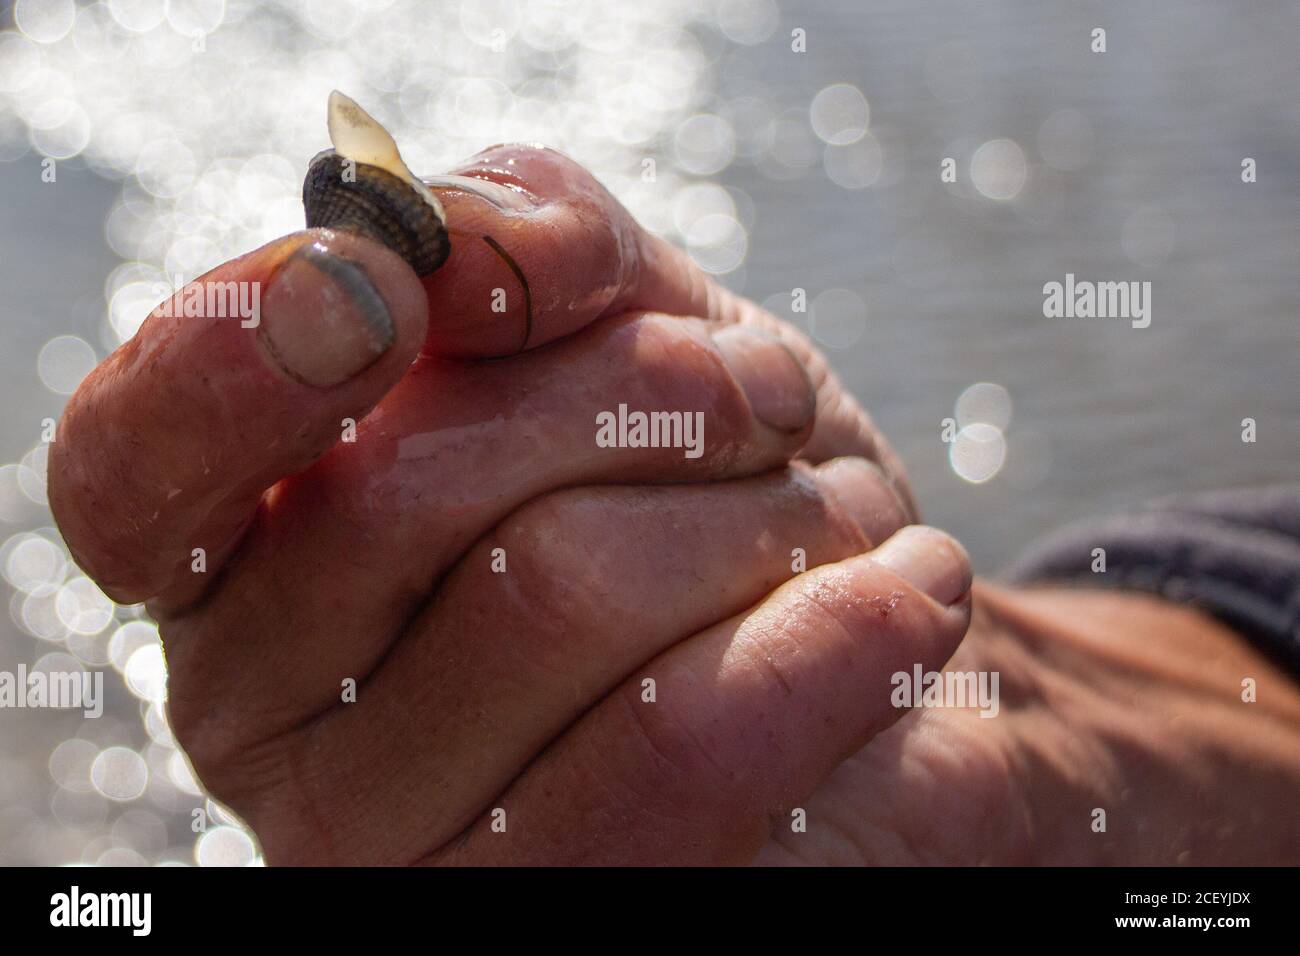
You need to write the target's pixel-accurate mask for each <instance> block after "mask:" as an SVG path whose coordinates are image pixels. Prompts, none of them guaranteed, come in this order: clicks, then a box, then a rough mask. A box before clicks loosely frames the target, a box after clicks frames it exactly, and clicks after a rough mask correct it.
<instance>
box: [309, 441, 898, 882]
mask: <svg viewBox="0 0 1300 956" xmlns="http://www.w3.org/2000/svg"><path fill="white" fill-rule="evenodd" d="M905 522H906V515H905V513H904V511H903V507H902V503H901V502H900V501H899V500H898V499H897V497H896V496H895V495H894V494H893V492H892V491H891V490H890V488H889V487H888V484H887V482H886V481H885V480H884V477H883V475H882V474H881V473H880V471H879V469H878V468H876V467H875V466H874V465H872V464H870V463H869V462H866V461H864V460H862V459H840V460H837V461H835V462H832V463H830V464H828V465H825V466H823V467H821V468H816V469H813V468H808V467H806V466H796V467H795V468H793V469H787V470H784V471H781V472H777V473H774V474H771V475H765V476H762V477H758V478H749V479H745V480H741V481H729V482H715V483H712V484H701V485H689V486H676V487H671V488H664V487H653V486H640V487H603V488H582V489H576V490H574V491H569V492H559V493H557V494H553V495H549V496H547V497H545V498H542V499H539V500H538V501H536V502H533V503H530V504H529V505H527V506H526V507H525V508H524V509H522V510H521V511H519V512H516V513H515V514H513V515H511V516H510V518H509V519H508V520H507V521H506V522H504V523H503V524H502V525H501V526H500V527H499V528H497V529H494V531H493V532H492V533H490V534H489V535H487V536H485V537H484V539H483V540H482V541H480V542H479V543H478V544H477V545H476V546H475V548H474V549H473V550H472V551H471V552H470V553H469V554H468V555H467V556H466V558H465V560H463V561H462V562H461V563H460V564H459V565H457V567H456V570H455V571H453V572H452V573H451V574H450V575H449V576H448V578H447V579H446V581H445V583H444V585H443V587H442V588H441V591H440V595H439V599H438V601H437V604H436V605H435V606H434V607H433V608H431V609H428V610H426V612H425V613H424V614H422V615H421V616H420V617H419V618H418V619H417V620H416V621H415V622H413V623H412V625H411V627H410V628H408V631H407V633H406V635H405V636H404V638H403V639H402V641H401V643H400V644H399V645H398V646H397V647H395V648H394V649H393V651H392V652H391V653H390V654H389V655H388V657H386V658H385V660H384V662H383V664H382V665H381V666H380V667H379V668H378V669H377V670H376V672H375V673H374V674H373V675H372V676H371V678H370V679H369V680H367V681H366V683H365V684H364V685H363V686H362V687H361V688H360V689H359V692H358V700H357V703H356V704H352V705H349V706H346V707H342V708H337V709H336V710H335V711H334V713H333V714H331V715H330V716H328V717H327V718H325V720H324V721H323V722H322V724H321V726H320V727H319V728H318V730H317V731H316V732H315V733H314V734H313V737H314V739H315V740H316V741H317V743H316V744H315V745H314V746H313V748H312V766H313V769H312V770H311V771H310V772H309V774H308V776H310V777H311V779H312V780H313V781H314V783H313V786H318V787H320V788H322V790H325V791H328V792H330V793H334V794H350V795H352V796H353V797H354V798H355V801H354V803H353V805H351V806H349V807H348V808H347V810H346V812H345V813H343V814H342V815H341V818H344V819H354V818H357V817H375V816H382V817H383V818H384V819H385V820H387V821H389V827H388V831H389V834H390V837H389V839H390V842H389V843H387V844H381V843H376V842H374V841H373V840H368V842H367V843H366V844H365V845H357V846H355V847H346V848H340V847H339V846H338V843H337V841H338V839H341V837H335V838H332V839H331V840H330V844H331V846H332V847H333V848H334V851H335V852H337V853H339V854H340V857H343V858H353V859H368V860H373V861H374V862H382V861H385V860H388V861H391V860H394V859H406V860H410V859H414V858H415V856H417V855H419V853H416V852H414V851H416V850H418V848H420V847H425V848H432V847H436V846H438V845H440V844H441V843H443V842H444V841H446V840H447V839H449V838H450V837H452V836H454V835H455V834H456V833H458V832H460V830H462V829H463V828H464V827H465V826H467V825H468V824H469V823H470V822H471V821H472V820H473V818H474V817H475V816H476V815H477V814H478V812H479V811H480V810H481V808H482V806H483V805H484V804H485V803H486V802H487V801H488V800H490V799H491V798H492V797H493V796H495V795H496V794H498V793H500V792H501V791H502V790H503V789H504V788H505V786H506V785H507V784H508V783H509V782H510V781H511V780H512V779H513V778H514V777H515V776H516V775H517V774H518V772H519V768H520V767H522V766H525V765H526V764H527V763H528V761H529V760H531V759H532V758H533V757H534V756H536V755H537V754H538V753H539V752H540V751H541V750H542V748H543V747H544V746H545V745H546V744H547V742H549V741H550V740H551V739H553V738H554V737H555V736H556V735H558V734H559V733H560V732H561V731H562V730H563V729H564V728H565V727H566V726H568V725H569V724H570V723H572V722H573V721H574V720H576V719H577V718H578V717H579V716H580V715H581V714H582V712H583V711H585V710H586V709H587V708H588V707H589V706H591V704H592V703H593V702H594V701H597V700H599V699H600V698H602V697H603V696H605V694H606V693H608V692H609V691H610V690H611V689H613V688H614V687H615V686H617V685H618V683H619V682H620V681H622V680H623V679H624V678H625V677H627V676H628V674H629V673H631V672H632V671H633V669H635V668H636V667H638V665H640V664H642V663H643V662H644V661H647V660H649V659H651V658H653V657H655V656H656V655H657V654H659V653H660V652H661V651H663V650H665V649H666V648H668V647H670V646H671V645H672V644H673V643H675V642H676V641H677V640H678V639H679V638H680V637H681V636H682V635H684V634H693V633H695V632H697V631H699V630H702V629H703V628H706V627H708V626H709V625H711V624H714V623H715V622H717V621H719V620H723V619H726V618H728V617H730V616H731V615H733V614H736V613H738V612H740V611H742V610H743V609H745V608H747V607H750V606H752V605H753V604H754V603H755V602H756V601H758V600H760V599H761V598H762V597H763V596H764V595H766V594H768V593H769V592H770V591H771V590H772V589H773V588H774V587H776V586H777V585H779V584H781V583H782V582H784V581H786V580H788V579H789V578H790V577H792V576H793V575H795V574H797V573H800V572H801V571H802V570H803V569H806V568H810V567H817V566H819V565H822V564H827V563H832V562H835V561H839V560H841V559H843V558H845V557H848V556H850V555H854V554H860V553H862V552H863V551H866V550H869V549H870V548H871V546H872V542H873V541H876V542H878V541H882V540H884V539H885V538H887V537H889V536H890V535H891V534H893V533H894V532H895V531H896V530H897V529H898V528H900V527H902V526H903V524H904V523H905ZM610 529H618V531H617V535H616V536H615V535H611V534H610ZM497 549H501V551H500V553H503V554H504V555H506V556H507V559H508V560H507V562H506V563H505V564H504V565H502V564H501V563H500V562H497V561H494V557H493V555H494V553H497ZM608 581H617V582H618V586H617V588H611V587H609V586H608V585H607V584H606V583H605V582H608ZM394 700H400V701H404V702H405V704H404V706H403V708H402V709H401V710H400V711H395V710H391V709H389V708H387V707H386V706H384V705H383V704H382V703H381V702H383V701H394ZM412 708H414V709H416V710H417V711H418V714H419V718H418V719H419V723H420V725H421V726H422V727H425V728H428V730H427V732H424V733H421V734H418V735H412V734H410V733H404V732H403V731H402V728H403V727H407V726H409V724H410V721H411V719H412V717H411V710H412ZM390 720H392V721H396V723H394V724H393V726H389V721H390ZM335 778H337V779H335ZM348 779H364V780H366V781H367V782H368V785H367V786H366V787H365V788H364V789H357V788H349V787H348V786H347V785H346V783H347V780H348ZM433 794H436V795H437V798H436V799H432V800H431V799H430V795H433ZM404 853H406V854H410V855H407V856H405V857H404V856H403V854H404Z"/></svg>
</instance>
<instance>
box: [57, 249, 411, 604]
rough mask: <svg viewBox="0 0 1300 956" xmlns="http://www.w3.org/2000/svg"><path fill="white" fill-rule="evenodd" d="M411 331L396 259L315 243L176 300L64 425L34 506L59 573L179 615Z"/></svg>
mask: <svg viewBox="0 0 1300 956" xmlns="http://www.w3.org/2000/svg"><path fill="white" fill-rule="evenodd" d="M426 316H427V306H426V300H425V294H424V291H423V289H422V288H421V287H420V284H419V281H418V280H417V279H416V277H415V275H414V274H413V273H412V272H411V270H410V269H409V268H408V267H407V265H406V263H405V262H403V261H402V260H401V259H400V258H399V257H398V256H397V255H396V254H394V253H393V252H391V251H389V250H388V249H386V248H384V247H382V246H380V245H379V244H378V243H375V242H372V241H370V240H368V239H365V238H362V237H359V236H354V235H347V234H342V233H340V234H334V233H327V232H324V231H320V230H317V231H308V232H304V233H298V234H295V235H292V236H288V237H286V238H284V239H281V240H277V241H276V242H273V243H271V244H269V245H267V246H263V247H262V248H261V249H258V250H256V251H254V252H251V253H249V254H248V255H245V256H242V257H240V258H238V259H235V260H232V261H231V262H228V263H226V264H224V265H222V266H219V267H218V268H216V269H214V270H213V271H212V272H209V273H207V274H206V275H205V276H203V277H202V278H200V279H198V280H196V281H195V282H192V283H190V284H189V285H187V286H186V287H185V288H184V289H182V290H180V291H179V292H177V293H176V295H175V296H173V297H172V298H171V299H170V300H168V301H167V302H164V303H163V304H162V305H160V306H159V307H158V308H157V309H155V310H154V312H153V313H152V314H151V315H150V316H149V317H148V319H147V320H146V321H145V322H144V324H143V325H142V326H141V328H140V331H139V332H138V333H137V334H136V335H135V337H134V338H132V339H131V340H130V341H129V342H127V343H126V344H124V345H123V346H122V347H121V348H119V349H118V350H117V351H116V352H114V353H113V354H112V355H110V356H109V357H108V359H107V360H105V361H104V362H103V363H102V364H101V365H100V366H99V367H98V368H96V369H95V370H94V371H93V372H92V373H91V374H90V375H89V376H88V377H87V379H86V380H85V381H84V382H83V383H82V384H81V387H80V388H79V389H78V390H77V392H76V393H75V394H74V395H73V396H72V399H71V400H70V401H69V403H68V406H67V408H66V409H65V410H64V413H63V418H62V420H61V422H60V424H59V429H58V440H57V441H55V442H54V444H53V446H52V448H51V460H50V489H49V490H50V505H51V508H52V510H53V512H54V517H55V519H56V521H57V522H58V524H59V528H60V530H61V531H62V532H63V535H64V538H65V539H66V540H67V543H68V547H69V550H70V551H71V553H72V555H73V557H74V558H75V559H76V561H77V563H78V564H80V565H81V567H82V568H84V569H85V570H86V572H87V573H88V574H89V575H90V576H91V577H93V578H94V579H95V580H96V581H98V582H99V584H100V586H101V587H102V588H103V589H104V591H105V592H106V593H107V594H108V595H109V596H110V597H112V598H113V599H114V600H117V601H120V602H124V603H134V602H139V601H144V600H149V599H153V600H156V601H157V602H159V603H160V604H161V605H163V606H164V607H176V606H181V605H184V604H187V603H189V602H190V601H192V600H194V599H195V598H196V597H198V595H199V594H201V593H202V591H203V589H204V584H205V582H206V581H209V580H211V579H212V577H213V576H214V574H215V572H216V570H217V569H218V567H219V566H220V564H221V562H222V560H223V559H224V558H225V557H226V556H227V555H228V554H229V552H230V551H231V550H233V548H234V546H235V544H236V543H237V542H238V539H239V537H240V535H241V534H242V532H243V530H244V529H245V528H246V527H247V526H248V524H249V522H250V521H251V520H252V518H253V516H254V514H255V512H256V509H257V506H258V503H259V502H260V500H261V498H262V494H263V492H264V491H265V490H266V489H267V488H269V487H270V486H271V485H273V484H274V483H275V482H276V481H278V480H279V479H281V478H283V477H285V476H286V475H290V474H294V473H296V472H299V471H302V470H303V469H305V468H307V467H308V466H309V465H311V464H312V463H313V462H314V461H315V460H316V459H318V458H320V457H321V456H322V455H324V454H325V452H327V451H328V450H329V449H330V448H331V447H332V446H333V445H334V443H335V442H336V441H338V440H339V439H340V436H341V435H342V433H343V429H344V427H345V426H344V420H345V419H352V420H360V419H361V418H362V417H363V416H364V415H365V414H366V413H367V412H368V411H369V410H370V409H371V408H373V407H374V406H375V405H376V404H377V403H378V402H379V401H380V399H381V398H382V397H383V396H384V394H385V393H386V392H387V391H388V390H389V389H390V388H391V387H392V386H393V385H394V384H396V382H397V381H398V380H399V379H400V378H401V377H402V374H403V373H404V371H405V370H406V368H407V366H408V365H409V364H410V363H411V361H412V360H413V359H414V357H415V356H416V354H417V353H418V351H419V348H420V344H421V342H422V341H423V340H424V336H425V331H426ZM196 549H201V550H198V551H196ZM195 572H201V573H195Z"/></svg>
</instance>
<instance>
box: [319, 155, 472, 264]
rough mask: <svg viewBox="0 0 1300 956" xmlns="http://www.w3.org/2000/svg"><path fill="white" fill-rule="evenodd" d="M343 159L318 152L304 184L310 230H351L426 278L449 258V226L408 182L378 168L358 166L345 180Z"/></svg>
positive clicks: (359, 164)
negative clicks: (350, 178) (374, 241)
mask: <svg viewBox="0 0 1300 956" xmlns="http://www.w3.org/2000/svg"><path fill="white" fill-rule="evenodd" d="M344 168H345V167H344V160H343V158H342V157H341V156H339V154H338V153H336V152H334V150H332V149H327V150H325V151H324V152H323V153H318V154H317V156H316V158H315V159H313V160H312V161H311V165H310V166H309V167H308V168H307V178H306V179H304V180H303V183H302V204H303V207H304V208H305V209H306V211H307V227H308V228H309V229H310V228H315V227H317V226H320V227H324V228H327V229H347V230H351V231H353V232H360V233H363V234H365V235H367V236H370V237H372V238H374V239H377V240H379V241H380V242H382V243H383V244H384V245H386V246H388V248H390V249H392V250H393V251H394V252H396V253H397V254H398V255H400V256H401V257H402V258H403V259H405V260H406V261H407V262H409V263H410V264H411V268H412V269H414V270H415V274H416V275H419V276H426V275H428V274H429V273H431V272H433V271H434V270H436V269H437V268H438V267H439V266H441V265H442V264H443V263H444V262H446V261H447V256H448V255H450V253H451V239H450V237H448V235H447V229H446V225H445V224H444V223H443V221H442V219H441V218H440V217H439V216H438V213H437V210H435V209H434V208H433V207H432V206H430V205H429V204H428V203H427V202H425V201H424V199H423V198H421V196H420V195H419V193H417V192H416V191H415V190H414V189H412V188H411V186H410V184H409V183H406V182H404V181H402V180H401V179H399V178H398V177H396V176H394V175H393V174H392V173H390V172H388V171H386V170H383V169H379V168H378V167H376V166H366V165H364V164H362V163H357V164H356V181H355V182H345V181H344V179H343V171H344Z"/></svg>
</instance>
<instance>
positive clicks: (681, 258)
mask: <svg viewBox="0 0 1300 956" xmlns="http://www.w3.org/2000/svg"><path fill="white" fill-rule="evenodd" d="M476 180H479V181H483V182H486V183H487V184H488V186H486V187H482V188H476V187H475V181H476ZM428 181H429V182H430V183H431V184H432V186H433V188H434V189H435V191H436V192H438V193H439V197H440V199H441V200H442V202H443V205H444V207H445V209H446V211H447V216H448V222H449V224H450V225H451V228H452V229H453V231H454V235H453V236H452V252H451V256H450V258H449V259H448V262H447V264H446V265H444V266H443V268H442V269H440V270H438V271H437V272H434V273H432V274H431V275H429V276H426V277H425V278H424V280H423V281H424V284H425V289H426V291H427V292H428V294H429V310H430V325H429V342H428V346H427V348H428V350H429V351H430V352H431V353H433V354H437V355H445V356H493V355H509V354H512V353H514V352H517V351H520V350H521V349H524V348H534V347H537V346H540V345H544V344H545V343H547V342H549V341H552V340H553V339H556V338H559V337H561V336H564V335H568V334H571V333H572V332H575V331H577V330H578V329H580V328H583V327H584V326H586V325H588V324H590V323H591V322H593V321H595V320H597V319H599V318H602V317H607V316H611V315H617V314H619V313H622V312H625V311H628V310H632V309H644V310H649V311H655V312H664V313H667V314H669V315H683V316H685V315H690V316H698V317H701V318H704V319H706V320H707V321H710V322H716V323H720V324H744V325H751V326H756V327H758V328H760V329H762V330H763V331H765V332H767V333H768V334H771V335H775V336H777V337H778V338H779V339H781V341H782V342H783V343H784V344H785V345H786V346H787V347H788V348H790V349H791V350H792V351H793V352H794V354H795V355H796V356H798V358H799V360H800V361H801V362H802V363H803V364H804V367H805V368H806V369H807V371H808V374H809V376H810V378H811V380H812V382H813V387H814V389H815V390H816V392H817V400H818V415H817V426H816V430H815V431H814V433H813V435H812V437H811V439H810V440H809V443H808V446H807V448H806V449H805V450H804V456H805V457H806V458H808V459H809V460H810V461H814V462H819V461H828V460H830V459H831V458H836V457H841V456H859V457H864V458H869V459H871V460H873V461H877V462H879V463H880V464H881V466H882V467H883V468H884V469H885V472H886V473H887V474H888V475H889V476H890V478H891V480H892V481H893V482H894V484H895V486H896V487H897V488H898V490H899V493H900V494H901V495H902V497H903V499H904V501H906V502H907V504H908V507H909V509H910V510H911V511H912V513H913V515H915V513H916V506H915V502H914V501H913V500H912V498H911V493H910V491H909V489H908V486H907V481H906V476H905V474H904V472H903V468H902V464H901V462H900V461H899V459H898V458H897V456H896V455H895V454H894V452H893V450H892V449H891V448H890V447H889V445H888V443H887V442H885V441H884V439H883V437H882V436H881V435H880V433H879V431H878V430H877V429H876V428H875V426H874V425H873V424H872V422H871V419H870V417H869V416H868V415H867V414H866V413H865V412H864V411H863V410H862V408H861V406H860V405H859V404H858V403H857V402H856V401H855V400H854V399H853V397H852V396H851V395H850V394H849V393H848V392H846V391H845V390H844V388H843V386H842V385H841V384H840V382H839V380H838V378H836V376H835V375H834V373H833V372H832V371H831V368H830V366H829V364H828V363H827V362H826V360H825V358H824V357H823V356H822V355H821V353H820V352H818V351H817V350H816V349H815V348H814V347H813V346H812V344H811V343H810V342H809V341H808V340H807V339H806V338H805V337H804V336H803V335H802V334H801V333H799V332H798V331H797V330H795V329H794V328H792V327H791V326H789V325H787V324H785V323H783V322H780V321H779V320H777V319H776V318H775V317H774V316H772V315H771V314H769V313H767V312H765V311H764V310H763V309H761V308H759V307H758V306H756V305H754V304H753V303H752V302H749V301H747V300H745V299H742V298H740V297H738V296H736V295H734V294H732V293H731V292H729V291H728V290H726V289H724V288H723V287H721V286H719V285H718V284H717V283H716V282H714V281H713V279H712V278H711V277H709V276H708V275H706V274H705V273H704V272H703V271H702V270H701V269H700V268H699V267H698V266H696V265H695V263H694V262H693V261H692V260H691V258H690V256H688V255H686V253H684V252H683V251H682V250H680V249H678V248H676V247H675V246H672V245H670V244H669V243H667V242H665V241H664V240H662V239H660V238H659V237H657V236H654V235H651V234H650V233H648V232H646V231H645V230H644V229H642V228H641V227H640V225H638V224H637V222H636V221H635V220H634V219H633V218H632V216H631V215H630V214H629V213H628V211H627V210H626V209H624V208H623V206H622V205H621V204H620V203H619V202H618V200H617V199H615V198H614V197H613V196H612V195H610V193H609V192H608V191H607V190H606V189H605V188H604V187H603V186H601V185H600V183H598V182H597V181H596V179H595V177H593V176H592V175H591V174H590V173H589V172H588V171H587V170H585V169H584V168H583V167H582V166H580V165H578V164H577V163H575V162H574V161H573V160H571V159H569V158H568V157H567V156H565V155H564V154H563V153H559V152H557V151H555V150H553V149H544V148H539V147H535V146H523V145H518V144H514V145H504V146H495V147H492V148H491V149H487V150H484V151H483V152H482V153H480V154H479V155H478V156H476V157H474V159H473V160H472V161H470V162H469V163H467V164H466V165H464V166H462V167H460V168H459V169H457V170H456V171H455V173H454V174H453V176H452V177H442V178H437V177H435V178H433V179H431V180H428ZM503 187H504V188H503ZM484 236H487V237H490V239H491V242H488V241H485V240H484V239H483V238H482V237H484ZM503 253H504V255H503Z"/></svg>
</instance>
